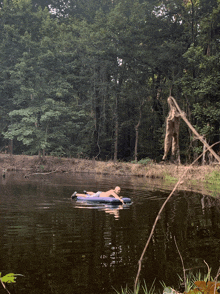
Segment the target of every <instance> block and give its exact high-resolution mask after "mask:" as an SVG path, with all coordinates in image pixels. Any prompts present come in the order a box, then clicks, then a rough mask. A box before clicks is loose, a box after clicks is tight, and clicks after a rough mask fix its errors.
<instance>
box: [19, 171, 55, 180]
mask: <svg viewBox="0 0 220 294" xmlns="http://www.w3.org/2000/svg"><path fill="white" fill-rule="evenodd" d="M58 171H59V170H58V169H56V170H53V171H51V172H47V173H30V174H27V175H24V177H25V178H28V177H29V176H34V175H49V174H53V173H56V172H58Z"/></svg>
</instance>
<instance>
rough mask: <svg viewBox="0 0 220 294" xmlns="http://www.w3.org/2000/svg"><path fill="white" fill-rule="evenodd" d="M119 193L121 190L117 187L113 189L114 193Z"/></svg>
mask: <svg viewBox="0 0 220 294" xmlns="http://www.w3.org/2000/svg"><path fill="white" fill-rule="evenodd" d="M120 192H121V188H120V187H119V186H116V187H115V193H116V194H119V193H120Z"/></svg>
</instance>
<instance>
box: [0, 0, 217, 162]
mask: <svg viewBox="0 0 220 294" xmlns="http://www.w3.org/2000/svg"><path fill="white" fill-rule="evenodd" d="M0 40H1V41H0V53H1V54H0V152H1V153H5V152H7V153H13V154H28V155H36V154H39V155H40V154H42V155H44V154H46V155H51V156H64V157H78V158H95V159H100V160H122V161H133V160H136V161H137V160H138V161H139V160H141V159H145V158H149V159H151V160H154V161H155V162H158V161H161V159H162V157H163V151H164V137H165V128H166V126H165V123H166V117H167V115H168V112H169V107H168V104H167V98H168V97H169V95H172V96H173V97H174V98H175V99H176V101H177V103H178V105H179V106H180V108H181V109H182V110H183V111H184V112H185V114H186V116H187V118H188V120H189V121H190V122H191V124H192V125H193V126H194V127H195V128H196V130H197V131H198V132H199V134H200V135H202V136H203V137H204V138H205V139H206V141H207V142H208V143H209V144H210V145H211V144H213V143H215V142H218V141H219V140H220V138H219V137H220V50H219V49H220V1H219V0H181V1H180V0H166V1H162V0H147V1H145V0H71V1H64V0H33V1H31V0H4V1H3V2H1V4H0ZM179 140H180V141H179V143H180V157H181V162H183V163H187V162H191V161H192V159H193V158H195V155H196V154H199V153H200V152H201V151H202V148H203V146H202V144H201V143H200V142H199V141H198V140H197V138H195V137H194V136H193V134H192V133H191V131H190V130H189V129H188V127H187V126H186V125H185V124H184V122H183V121H181V124H180V137H179ZM215 148H216V152H218V150H219V148H220V147H219V145H216V146H215Z"/></svg>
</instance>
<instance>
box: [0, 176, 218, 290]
mask: <svg viewBox="0 0 220 294" xmlns="http://www.w3.org/2000/svg"><path fill="white" fill-rule="evenodd" d="M116 185H120V186H121V188H122V193H121V194H122V195H124V196H126V197H130V198H131V199H132V204H131V205H126V206H124V207H122V206H118V207H112V206H105V205H96V206H94V205H91V204H90V205H88V204H83V203H78V202H77V201H75V200H71V198H70V196H71V194H72V193H73V192H74V191H78V192H82V191H83V190H92V191H97V190H103V191H104V190H108V189H110V188H113V187H115V186H116ZM169 193H170V192H169V191H166V190H162V189H159V188H158V187H157V186H155V185H153V184H152V183H151V182H147V180H146V179H140V178H134V177H133V178H129V177H109V176H98V175H96V176H95V175H89V174H69V173H63V174H51V175H44V176H41V175H35V176H30V177H29V178H25V177H24V175H23V174H21V173H15V172H14V173H13V172H12V173H8V174H6V178H5V179H3V178H1V180H0V207H1V215H0V224H1V238H0V240H1V241H0V242H1V243H0V245H1V246H0V251H1V252H0V272H2V275H5V274H7V273H11V272H12V273H16V274H22V275H23V276H22V277H18V278H17V283H16V284H14V285H8V289H9V290H10V292H11V294H12V293H34V294H35V293H36V294H38V293H39V294H44V293H45V294H50V293H58V294H61V293H62V294H63V293H76V294H82V293H86V294H101V293H103V294H110V293H112V294H113V293H116V291H115V289H116V290H117V291H120V289H121V288H125V287H126V286H128V287H129V288H130V289H132V288H133V285H134V280H135V278H136V275H137V269H138V260H139V259H140V256H141V254H142V251H143V249H144V246H145V244H146V242H147V239H148V236H149V234H150V232H151V229H152V225H153V223H154V220H155V218H156V216H157V213H158V211H159V209H160V207H161V206H162V204H163V202H164V201H165V199H166V198H167V196H168V195H169ZM219 213H220V201H219V200H218V199H214V198H210V197H208V196H206V195H201V194H198V193H194V192H186V191H176V192H175V194H174V195H173V196H172V198H171V200H170V201H169V202H168V203H167V205H166V206H165V209H164V211H163V213H162V214H161V217H160V219H159V221H158V223H157V226H156V228H155V232H154V234H153V237H152V240H151V242H150V244H149V247H148V248H147V251H146V253H145V256H144V259H143V262H142V268H141V275H140V279H141V281H143V280H145V281H146V283H147V285H149V286H150V285H151V284H152V283H153V282H154V280H155V286H156V287H157V288H158V289H159V288H160V287H161V284H160V282H161V281H163V282H164V283H165V284H166V285H167V286H174V287H176V288H177V287H178V285H179V276H178V275H180V276H183V267H182V264H181V260H180V256H179V253H178V250H177V247H176V245H175V242H174V239H176V243H177V245H178V249H179V251H180V253H181V256H182V258H183V261H184V267H185V269H191V270H192V271H193V272H198V271H200V272H204V273H207V266H206V264H205V263H204V260H205V262H206V263H207V264H208V265H209V267H210V268H212V272H211V274H212V276H213V277H215V275H216V273H217V270H218V268H219V261H220V217H219V216H220V214H219ZM0 291H2V292H0V293H6V291H5V290H4V289H3V288H2V289H0Z"/></svg>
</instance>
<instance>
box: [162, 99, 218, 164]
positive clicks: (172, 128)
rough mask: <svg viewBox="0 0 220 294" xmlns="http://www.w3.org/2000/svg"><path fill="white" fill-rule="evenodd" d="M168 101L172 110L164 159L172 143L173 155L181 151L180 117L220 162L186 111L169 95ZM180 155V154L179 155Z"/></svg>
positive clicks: (169, 117) (168, 119) (168, 118)
mask: <svg viewBox="0 0 220 294" xmlns="http://www.w3.org/2000/svg"><path fill="white" fill-rule="evenodd" d="M167 102H168V103H169V106H170V112H169V115H168V117H167V127H166V137H165V142H164V156H163V160H164V159H166V157H167V155H168V152H169V149H170V147H171V145H172V155H173V156H176V154H178V153H179V123H180V122H179V120H180V117H181V118H182V119H183V120H184V121H185V123H186V124H187V126H188V127H189V128H190V129H191V131H192V132H193V133H194V135H195V137H196V138H197V139H199V140H200V141H201V142H202V144H203V145H204V146H205V147H206V148H207V149H208V150H209V152H210V153H211V154H212V155H213V156H214V158H215V159H216V160H217V161H218V162H219V163H220V157H219V156H218V155H217V154H216V153H215V151H214V150H213V149H212V148H210V146H209V144H208V143H207V142H206V140H205V139H204V137H203V136H201V135H199V133H198V132H197V131H196V129H195V128H194V127H193V126H192V125H191V123H190V122H189V121H188V119H187V118H186V114H185V112H183V111H182V110H181V109H180V108H179V105H178V104H177V102H176V100H175V99H174V98H173V97H172V96H169V97H168V98H167ZM178 156H179V155H178Z"/></svg>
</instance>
